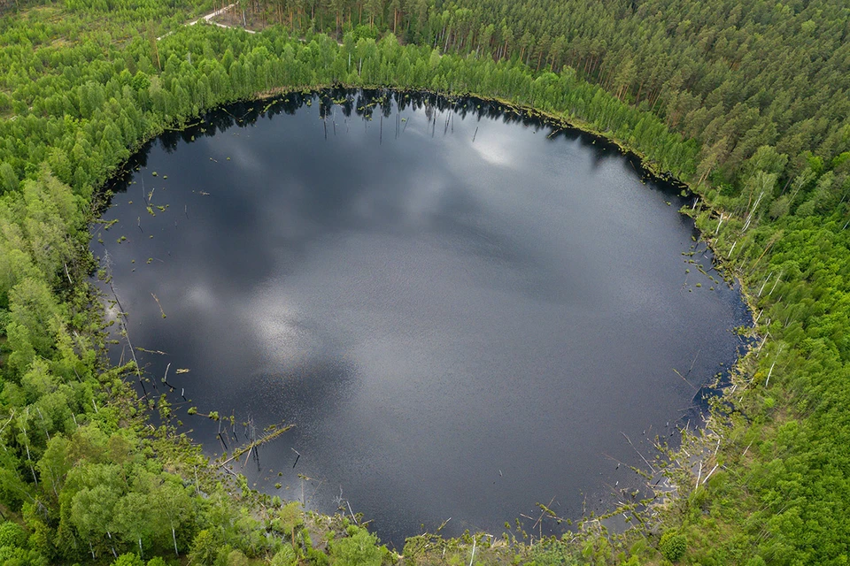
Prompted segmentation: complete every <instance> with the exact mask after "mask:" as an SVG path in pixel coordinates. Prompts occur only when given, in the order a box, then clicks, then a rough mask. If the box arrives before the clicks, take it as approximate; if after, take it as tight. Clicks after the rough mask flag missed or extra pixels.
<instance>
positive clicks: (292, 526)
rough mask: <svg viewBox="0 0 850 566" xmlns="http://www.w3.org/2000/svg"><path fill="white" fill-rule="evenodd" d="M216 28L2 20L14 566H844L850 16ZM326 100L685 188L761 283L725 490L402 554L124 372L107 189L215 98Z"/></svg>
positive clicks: (689, 6)
mask: <svg viewBox="0 0 850 566" xmlns="http://www.w3.org/2000/svg"><path fill="white" fill-rule="evenodd" d="M221 7H223V5H222V4H218V5H216V4H215V3H214V2H209V1H207V2H198V3H193V2H189V1H187V0H171V1H169V2H166V1H164V0H135V1H130V0H65V1H55V2H39V1H29V2H28V1H25V0H16V1H6V2H4V3H2V4H0V387H2V388H0V445H2V447H3V450H2V452H0V521H2V523H0V559H2V561H3V562H4V563H6V564H21V565H24V564H38V565H41V564H52V563H57V564H58V563H62V564H82V563H92V564H113V563H114V564H123V565H140V564H156V565H159V564H170V563H174V564H178V563H179V564H186V563H192V564H222V565H224V564H227V565H231V564H232V565H237V564H238V565H242V564H263V563H269V564H275V565H288V564H341V565H346V564H366V565H368V564H373V565H378V564H395V563H404V564H437V563H456V564H461V563H463V564H467V563H472V562H471V561H470V560H472V561H474V563H480V564H488V563H522V564H539V565H543V564H584V563H593V564H667V563H679V564H701V565H722V564H746V565H749V566H757V565H759V564H789V565H790V564H845V563H847V561H848V558H850V518H848V514H847V512H846V510H847V509H848V508H850V453H848V451H847V449H846V446H847V445H848V444H850V414H849V413H848V412H847V409H846V408H847V407H848V406H850V388H848V387H847V382H848V379H850V232H848V230H847V229H848V227H850V201H848V196H850V112H848V110H850V6H848V5H847V3H846V2H844V1H843V0H813V1H810V2H803V1H802V0H797V1H794V0H790V1H786V2H780V1H774V0H743V1H734V2H733V1H731V0H719V1H717V2H697V1H695V0H645V1H641V0H604V1H600V2H593V3H590V2H578V1H575V0H518V1H514V2H508V1H506V0H476V1H471V0H456V1H452V2H444V1H442V0H355V1H350V0H270V1H268V2H264V1H263V0H240V2H238V3H237V4H235V5H234V6H232V7H231V8H230V9H229V11H228V14H227V16H226V17H230V20H227V21H228V23H233V22H236V23H238V24H239V25H238V26H237V27H236V28H233V29H224V28H221V27H217V26H212V25H203V24H199V25H193V26H185V25H184V24H185V23H186V22H187V21H190V20H193V19H195V18H197V17H199V16H200V15H202V14H205V13H208V12H210V11H212V10H214V9H216V8H221ZM231 20H232V21H231ZM240 26H247V27H249V28H251V29H252V30H253V31H257V33H253V34H249V33H246V32H245V30H243V29H238V28H239V27H240ZM333 86H346V87H369V88H376V89H400V90H416V91H427V92H432V93H439V94H442V95H446V96H457V95H464V94H474V95H476V96H480V97H482V98H487V99H494V100H498V101H501V102H503V103H505V104H510V105H512V106H513V107H515V108H519V109H523V111H526V112H529V113H532V112H533V113H538V114H540V115H542V116H545V117H547V118H549V119H551V120H554V121H560V122H563V123H566V124H571V125H574V126H577V127H579V128H581V129H584V130H587V131H590V132H593V133H597V134H599V135H602V136H604V137H606V138H609V139H611V140H613V141H615V142H616V143H618V144H620V145H621V146H622V147H623V148H624V149H627V150H630V151H633V152H635V153H636V154H638V155H639V156H641V157H642V158H643V159H644V160H645V163H646V164H647V166H648V167H650V168H651V169H652V170H653V171H655V172H656V173H657V174H659V175H663V176H670V177H675V178H677V179H679V180H681V181H682V182H684V183H686V184H687V185H688V186H689V188H690V190H691V191H693V193H694V194H695V195H696V196H697V197H698V201H697V202H696V203H695V206H694V207H693V208H692V209H689V210H687V211H686V212H687V213H688V214H690V215H692V216H694V218H695V219H696V222H697V225H698V227H699V228H700V229H701V231H702V234H703V236H702V237H703V238H704V239H705V240H707V241H708V242H709V243H710V245H711V246H712V248H713V249H714V250H715V253H716V256H717V257H718V258H719V260H720V261H721V262H722V264H723V267H724V269H725V270H726V271H727V273H728V274H729V275H730V276H735V277H737V278H739V279H740V281H741V282H742V285H743V287H744V289H745V293H746V296H747V299H748V301H749V302H750V304H751V306H752V308H753V312H754V315H755V316H754V318H755V327H756V328H755V329H756V332H757V334H758V339H757V340H756V343H755V344H754V346H753V348H752V349H751V351H750V352H749V353H748V354H747V355H746V356H745V357H744V358H742V359H741V360H740V361H739V364H738V367H737V368H736V372H735V373H736V376H735V379H734V384H733V385H732V386H731V387H729V388H727V389H726V390H725V392H724V394H723V397H722V399H721V401H720V402H718V403H717V404H716V406H715V408H714V414H713V417H712V421H711V427H710V429H711V430H710V434H707V435H706V437H705V438H704V439H696V440H693V441H692V442H693V443H695V445H697V446H698V445H699V441H700V440H703V441H704V442H705V443H707V444H708V445H710V449H708V450H705V452H704V454H705V457H704V462H703V463H702V465H701V467H700V469H701V470H702V469H703V468H705V469H706V470H712V468H713V471H712V473H711V474H710V475H708V474H707V473H706V474H702V473H701V474H700V475H699V476H695V475H694V474H693V473H691V470H690V469H689V468H687V467H683V466H681V465H676V464H675V462H676V458H675V455H674V457H673V458H672V459H671V461H670V464H669V466H668V470H669V472H668V473H669V476H670V481H671V482H674V483H675V485H676V486H677V487H678V491H679V496H678V497H677V498H675V499H673V500H671V501H669V502H667V503H666V504H665V505H663V506H658V507H654V508H653V513H651V514H649V513H647V514H646V515H645V517H644V518H642V519H641V521H640V522H641V524H640V525H639V526H638V527H637V528H633V529H630V530H628V531H626V532H625V533H620V534H616V533H610V532H607V531H606V530H605V529H604V528H602V527H600V526H599V523H598V522H595V521H593V520H590V521H585V522H583V523H582V525H583V528H581V529H578V530H577V531H576V532H571V533H569V534H568V535H567V536H564V537H562V538H560V539H546V540H533V539H529V536H528V534H527V533H524V532H522V530H521V529H520V528H516V529H513V530H507V531H506V533H505V534H504V535H503V537H502V538H501V539H498V540H496V541H493V540H488V539H485V538H484V537H481V536H480V535H478V534H476V533H470V534H468V535H466V536H464V537H461V538H458V539H443V538H441V537H440V536H439V535H437V534H426V535H421V536H419V537H413V538H411V539H409V540H408V542H407V544H406V545H405V547H404V549H396V550H391V549H387V548H386V547H385V546H383V545H381V544H380V541H378V540H377V539H376V537H375V536H374V535H373V534H370V533H369V532H368V530H367V529H366V528H363V527H362V526H361V525H360V519H359V518H357V517H347V516H344V515H336V516H322V515H317V514H314V513H308V512H305V511H303V510H302V509H300V508H299V506H298V504H297V503H288V502H285V501H281V500H280V499H279V498H277V497H270V496H268V495H265V494H262V493H257V492H255V491H253V490H251V489H250V488H249V486H248V484H247V483H246V481H245V480H244V478H241V477H232V476H229V475H227V474H225V473H224V472H223V471H222V470H221V469H220V468H216V467H215V466H213V465H211V464H210V463H209V462H208V461H207V460H206V459H205V458H204V456H203V454H202V453H201V452H200V450H199V449H198V448H197V447H196V446H194V445H193V444H192V443H191V442H190V441H189V440H188V439H187V438H186V437H185V436H184V435H183V434H181V433H180V432H179V427H178V423H179V421H180V418H181V417H182V415H178V414H176V413H175V412H174V411H173V410H172V408H171V407H170V406H169V404H168V403H167V402H166V401H164V400H155V399H152V398H148V399H145V400H140V399H139V398H138V396H137V395H136V393H135V390H134V389H133V387H132V379H133V378H134V377H135V376H136V371H137V369H138V368H136V367H135V366H134V364H133V363H132V362H131V363H129V364H127V365H126V366H123V367H111V366H110V365H109V363H108V361H107V360H106V357H105V354H104V342H105V336H106V326H105V325H106V322H105V320H104V317H103V311H102V304H101V302H100V300H99V299H98V297H97V296H96V294H95V291H94V289H93V287H92V285H91V284H90V282H89V281H90V276H91V275H92V273H93V272H94V268H95V263H94V258H93V257H91V254H90V252H89V250H88V242H89V240H90V238H91V233H90V231H89V227H90V225H91V223H93V222H95V221H96V219H97V211H98V207H99V206H100V205H101V204H102V203H103V201H104V199H105V198H106V195H105V194H104V192H103V188H104V185H105V183H106V182H107V181H108V180H109V179H110V178H112V177H113V176H115V175H116V174H119V173H120V172H121V171H122V165H123V164H124V163H125V162H126V160H127V159H128V158H129V157H130V156H131V155H132V154H133V152H134V151H135V150H137V149H138V148H139V147H140V146H141V145H142V144H143V143H144V142H145V141H147V140H149V139H151V138H153V137H154V136H156V135H158V134H161V133H163V132H165V131H167V130H175V129H178V130H179V129H180V128H181V126H184V125H186V124H189V123H191V122H192V121H193V120H195V119H196V118H197V117H198V116H200V115H202V114H203V113H204V112H206V111H209V110H211V109H213V108H216V107H217V106H219V105H222V104H225V103H228V102H233V101H237V100H251V99H256V98H258V97H262V96H268V95H274V94H280V93H287V92H304V91H313V90H319V89H323V88H327V87H333ZM152 410H154V411H156V412H157V413H158V417H159V418H158V419H157V420H156V422H157V423H158V425H157V426H155V425H154V424H152V421H151V420H149V415H150V412H151V411H152ZM686 443H687V442H686ZM691 445H692V444H688V446H691ZM472 549H475V550H473V556H472V557H471V558H470V551H471V550H472Z"/></svg>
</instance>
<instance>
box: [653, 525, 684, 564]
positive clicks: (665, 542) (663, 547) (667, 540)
mask: <svg viewBox="0 0 850 566" xmlns="http://www.w3.org/2000/svg"><path fill="white" fill-rule="evenodd" d="M658 549H659V550H660V551H661V554H662V555H663V556H664V558H666V559H667V560H669V561H670V562H678V561H679V559H681V558H682V557H683V556H684V555H685V551H686V550H687V549H688V539H687V538H685V535H680V534H676V533H675V532H669V533H664V536H662V537H661V543H660V544H659V545H658Z"/></svg>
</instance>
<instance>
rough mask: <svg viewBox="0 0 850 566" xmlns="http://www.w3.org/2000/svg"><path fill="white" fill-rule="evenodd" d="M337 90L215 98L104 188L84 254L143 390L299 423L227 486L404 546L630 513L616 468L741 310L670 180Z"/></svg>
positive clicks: (503, 130) (657, 422) (522, 127)
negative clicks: (90, 256)
mask: <svg viewBox="0 0 850 566" xmlns="http://www.w3.org/2000/svg"><path fill="white" fill-rule="evenodd" d="M345 96H347V97H348V100H347V102H345V103H342V104H341V102H342V98H344V97H345ZM334 97H335V98H336V100H337V104H333V103H331V101H330V95H325V104H322V103H321V102H320V99H319V98H318V97H312V96H309V97H304V98H302V97H300V96H294V95H293V96H289V97H288V98H287V99H286V100H283V99H281V100H277V101H274V102H273V103H271V105H270V106H268V105H269V104H270V102H269V101H266V102H258V103H254V104H245V105H236V106H233V107H229V108H228V109H227V110H226V111H220V112H217V113H214V114H212V115H210V116H208V117H207V118H206V119H205V120H204V121H203V123H201V124H200V125H198V126H196V127H194V128H191V129H189V130H187V131H186V132H182V133H180V134H170V135H168V136H164V137H163V138H160V139H159V140H157V141H156V142H154V143H152V144H150V146H149V147H148V148H146V149H145V150H144V151H143V152H142V153H141V154H140V155H139V156H137V158H136V161H135V162H133V165H134V166H135V165H138V167H139V170H138V171H133V172H132V174H130V175H128V176H127V177H126V179H124V180H122V181H119V182H118V183H117V184H116V186H115V188H114V190H116V194H115V196H114V198H113V199H112V201H111V207H110V208H109V209H108V210H107V211H105V213H104V219H106V220H111V219H117V220H118V221H119V222H118V223H117V225H115V226H113V227H112V228H111V229H109V230H108V231H104V230H102V229H101V230H99V231H98V235H97V236H96V237H95V241H93V243H92V246H93V250H94V252H95V253H96V254H97V255H99V256H101V257H107V258H108V262H107V263H108V265H109V271H110V273H111V274H112V276H113V284H114V288H115V291H116V292H117V294H118V297H119V299H120V301H121V305H122V306H123V308H124V310H125V311H127V312H128V313H129V322H128V328H129V335H130V338H131V340H132V343H133V345H134V346H135V347H136V348H137V349H138V348H144V349H145V350H149V351H160V352H164V353H165V355H162V354H152V353H146V352H144V351H137V355H138V356H139V361H140V363H142V364H144V365H146V367H147V371H148V372H149V374H150V375H151V376H152V380H153V381H157V380H158V379H159V377H161V376H162V375H163V374H164V372H165V369H166V366H167V364H169V363H170V364H171V367H170V373H169V378H168V381H169V383H170V384H171V385H172V386H174V387H175V388H176V389H177V390H176V392H175V393H174V394H172V399H174V400H175V402H177V403H179V412H180V414H181V415H185V412H186V410H187V409H188V408H189V407H197V408H198V411H199V412H201V413H209V412H210V411H218V412H219V414H221V415H227V416H229V415H231V414H233V415H234V416H235V420H236V422H237V423H242V422H246V421H248V419H251V420H252V422H253V423H254V424H255V426H256V427H257V429H262V428H263V427H265V426H267V425H269V424H274V423H280V422H286V423H294V424H295V425H296V426H295V428H294V429H293V430H291V431H290V432H288V433H287V434H286V435H285V436H284V437H282V438H281V439H279V440H277V441H275V442H274V443H273V444H270V445H268V446H264V447H263V448H262V449H261V450H260V459H259V462H256V461H253V460H252V461H249V462H248V463H247V465H245V466H244V468H243V467H242V464H241V463H240V464H238V465H237V466H236V467H235V468H234V469H235V470H237V471H242V472H243V473H246V474H247V475H248V476H249V478H250V479H251V481H252V482H256V484H257V487H258V488H261V489H263V490H265V491H268V492H273V493H277V494H280V495H281V496H282V497H284V498H288V499H299V500H300V499H302V498H303V500H304V501H305V504H306V505H307V506H309V507H311V508H315V509H319V510H322V511H333V510H335V509H336V508H337V506H338V505H339V504H340V503H342V504H343V505H344V507H345V508H346V510H348V504H350V506H351V509H352V510H353V511H354V512H355V513H356V512H362V513H364V514H365V517H366V518H367V519H370V520H372V521H373V522H372V525H373V527H374V528H375V529H376V530H377V532H378V534H379V535H380V536H381V537H382V539H383V540H385V541H391V542H393V543H395V544H396V546H400V545H401V544H403V540H404V537H405V536H409V535H412V534H416V533H417V532H420V525H423V524H424V526H425V528H427V529H434V528H436V527H437V526H439V525H440V524H441V523H443V522H444V521H445V520H447V519H449V518H451V521H450V522H449V523H448V524H447V526H446V532H448V533H449V534H457V533H459V532H462V531H463V530H464V529H466V528H469V529H483V530H487V531H489V532H492V533H494V534H499V533H500V532H501V531H502V530H503V526H504V523H505V521H511V522H512V521H513V520H514V519H515V518H518V517H521V516H522V515H526V516H532V517H536V516H538V515H539V513H540V512H539V510H538V509H537V508H536V507H535V504H536V503H537V502H542V503H549V502H552V503H551V507H552V508H554V509H555V510H556V511H557V512H558V513H559V514H560V515H562V516H564V517H571V518H573V519H575V518H577V517H579V516H580V515H581V513H582V512H583V511H584V512H590V511H591V510H595V511H601V510H604V509H605V508H607V506H609V505H610V504H611V501H612V500H614V499H617V498H618V499H624V498H625V497H627V496H626V495H625V494H624V493H623V492H622V491H621V490H624V489H633V488H635V487H638V486H640V484H641V481H642V480H641V478H640V477H639V476H637V475H636V474H634V472H631V471H630V470H628V468H627V466H626V465H620V466H619V467H618V466H617V464H618V462H622V463H623V464H632V465H638V464H641V463H642V461H641V458H640V456H639V455H638V454H637V451H638V450H639V451H640V452H641V453H642V454H644V455H645V456H646V457H648V458H651V457H652V449H651V443H650V441H651V439H653V438H654V437H655V435H656V434H658V435H661V437H662V438H667V439H669V438H670V435H671V434H672V433H673V431H675V430H676V427H681V426H685V425H686V424H687V425H688V426H693V424H692V422H691V421H692V420H693V418H694V414H695V412H694V411H693V407H694V400H695V397H697V390H698V389H699V388H700V387H701V386H703V385H704V384H706V383H707V382H709V381H710V380H711V379H712V376H714V375H715V374H717V372H718V371H721V370H722V369H723V367H724V366H723V364H726V365H727V366H728V364H729V363H730V362H732V361H733V360H734V359H735V356H736V349H737V348H739V346H740V340H739V339H738V337H737V336H736V335H735V334H734V333H733V332H732V329H733V328H734V327H736V326H738V325H740V324H742V323H743V322H744V320H745V316H746V315H745V309H744V307H743V305H742V303H741V301H740V297H739V293H738V292H737V291H736V290H734V289H732V288H730V287H729V286H728V285H726V284H725V283H718V282H713V281H712V280H711V279H710V278H709V276H711V277H713V278H714V279H717V280H719V279H720V276H719V275H718V274H717V273H715V272H714V271H713V270H712V269H711V263H710V261H711V258H710V255H709V254H707V253H705V246H704V245H697V244H696V242H695V241H694V238H695V237H696V236H697V234H696V232H695V231H694V228H693V223H692V222H691V221H690V220H689V219H688V218H686V217H684V216H683V215H681V214H679V213H678V212H677V210H678V209H679V208H680V207H681V206H682V205H683V204H684V203H685V201H684V199H682V198H681V197H679V196H678V192H679V190H680V189H678V188H675V187H672V186H670V185H667V184H665V183H661V182H657V181H653V180H649V179H647V178H646V177H645V175H642V172H641V169H640V166H639V164H638V163H637V162H636V161H635V160H634V159H632V158H629V157H626V156H623V155H621V154H620V153H619V152H618V151H617V149H616V148H615V147H613V146H610V145H608V144H605V143H604V142H602V141H601V140H596V139H595V138H593V137H590V136H587V135H583V134H579V133H577V132H573V131H563V130H555V129H553V127H551V126H547V125H545V124H541V123H539V122H537V121H534V120H530V119H520V118H519V117H518V116H517V115H516V114H513V113H507V114H506V113H503V112H501V111H500V110H499V109H498V108H495V107H491V106H490V105H488V104H486V103H484V102H481V101H476V100H464V101H462V102H457V103H454V104H448V103H446V102H445V101H439V100H437V99H434V98H418V97H413V98H412V99H411V98H407V97H405V95H402V96H401V97H398V96H393V98H389V99H386V100H384V101H383V106H381V105H377V106H375V107H374V108H372V107H368V108H367V107H366V106H367V105H368V104H369V103H370V100H371V99H369V98H367V97H364V96H363V94H362V93H340V92H337V93H334ZM308 100H309V101H310V105H309V106H308V105H306V104H303V103H304V102H305V101H308ZM154 172H156V175H155V176H154ZM122 236H123V237H125V238H126V240H123V241H121V242H120V243H119V241H118V240H119V239H120V238H121V237H122ZM98 237H99V238H100V239H101V240H102V242H103V243H102V244H100V243H97V242H96V240H97V239H98ZM694 246H697V248H696V249H697V253H695V254H694V255H693V257H691V256H689V255H683V254H688V253H690V252H691V251H693V250H694ZM690 259H693V260H696V261H697V263H699V264H701V265H702V266H703V267H704V269H705V270H706V273H707V274H703V273H701V272H700V271H699V269H698V268H697V267H696V265H695V264H691V263H688V260H690ZM109 293H111V291H109ZM116 312H117V311H115V310H114V309H113V310H111V311H110V315H111V316H115V315H116ZM163 315H165V316H163ZM112 355H113V356H114V358H115V359H116V360H117V359H119V358H120V357H121V356H124V357H125V358H126V357H127V356H128V355H129V353H128V350H127V347H126V342H122V345H121V346H118V347H115V348H113V351H112ZM178 368H180V369H188V370H190V371H189V372H187V373H185V372H184V373H180V374H178V373H177V372H176V370H177V369H178ZM674 370H675V371H674ZM676 372H679V374H681V375H677V373H676ZM151 387H152V385H151V384H148V385H147V388H148V389H150V388H151ZM162 389H163V387H162V385H161V384H160V391H162ZM181 390H184V391H185V396H186V397H187V398H188V399H190V400H191V402H183V400H182V399H181V398H180V393H181ZM183 420H184V422H185V423H186V426H187V427H191V428H192V430H193V432H192V436H193V437H194V438H195V439H196V440H197V441H199V442H201V443H203V445H204V447H205V449H206V450H207V451H208V452H209V453H210V454H213V453H220V452H221V451H222V449H223V444H222V443H221V442H219V441H217V440H216V438H215V435H216V433H217V432H218V430H219V427H220V425H219V424H217V423H214V422H212V421H210V420H208V419H206V418H204V417H200V416H195V417H188V416H186V417H184V418H183ZM222 428H223V430H225V431H226V433H224V434H223V440H224V442H226V443H227V444H228V446H229V447H230V448H232V446H233V445H235V444H236V443H237V441H238V442H242V441H244V440H245V436H246V429H245V427H244V426H243V425H241V424H238V425H237V426H236V427H235V429H231V427H230V426H229V425H228V426H226V427H222ZM234 431H235V434H236V438H234V435H233V433H234ZM626 436H628V437H629V438H630V439H631V440H632V441H633V443H634V445H635V448H633V447H632V446H630V445H629V443H628V442H627V440H626ZM295 451H297V452H298V453H299V454H300V455H301V456H300V458H299V459H298V462H297V465H296V466H295V467H294V468H293V464H294V463H295V460H296V452H295ZM243 460H244V458H243ZM279 474H280V475H279ZM299 474H300V476H299ZM278 482H279V483H280V484H281V487H280V489H279V490H278V489H276V488H275V486H274V484H275V483H278ZM550 527H551V528H556V527H555V526H554V525H548V526H547V528H550Z"/></svg>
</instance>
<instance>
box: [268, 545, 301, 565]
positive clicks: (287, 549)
mask: <svg viewBox="0 0 850 566" xmlns="http://www.w3.org/2000/svg"><path fill="white" fill-rule="evenodd" d="M297 563H298V557H297V555H296V554H295V551H294V550H293V549H292V547H291V546H289V545H288V544H285V545H283V546H282V547H281V548H280V550H278V551H277V553H276V554H275V555H274V557H272V560H271V566H294V565H295V564H297Z"/></svg>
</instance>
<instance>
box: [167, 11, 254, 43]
mask: <svg viewBox="0 0 850 566" xmlns="http://www.w3.org/2000/svg"><path fill="white" fill-rule="evenodd" d="M234 6H236V3H233V4H230V5H228V6H225V7H224V8H219V9H218V10H215V11H213V12H210V13H209V14H207V15H205V16H201V17H200V18H198V19H197V20H192V21H191V22H188V23H186V24H185V25H187V26H193V25H195V24H197V23H198V22H201V21H202V22H204V23H209V24H213V25H216V26H218V27H220V28H234V27H235V28H238V29H241V30H242V31H245V32H247V33H257V32H255V31H253V30H250V29H245V28H243V27H241V26H229V25H226V24H222V23H220V22H215V21H213V18H214V17H216V16H220V15H221V14H223V13H225V12H226V11H228V10H229V9H231V8H232V7H234ZM172 33H174V32H173V31H170V32H168V33H167V34H165V35H163V36H160V37H157V38H156V39H157V41H159V40H160V39H163V38H166V37H168V36H169V35H171V34H172Z"/></svg>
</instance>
